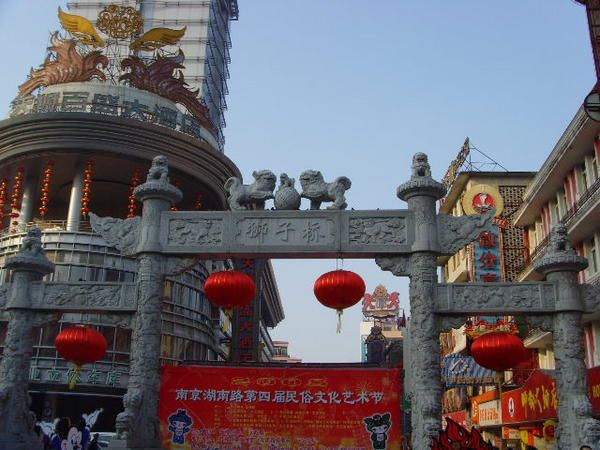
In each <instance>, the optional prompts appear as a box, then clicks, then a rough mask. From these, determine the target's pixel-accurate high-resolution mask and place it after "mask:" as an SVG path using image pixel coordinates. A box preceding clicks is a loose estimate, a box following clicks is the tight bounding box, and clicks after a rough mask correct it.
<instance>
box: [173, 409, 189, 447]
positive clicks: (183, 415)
mask: <svg viewBox="0 0 600 450" xmlns="http://www.w3.org/2000/svg"><path fill="white" fill-rule="evenodd" d="M191 430H192V418H191V417H190V416H188V414H187V411H186V410H185V409H178V410H177V412H176V413H175V414H171V415H170V416H169V431H170V432H171V433H173V437H172V438H171V441H172V442H173V444H184V443H185V435H186V433H189V432H190V431H191Z"/></svg>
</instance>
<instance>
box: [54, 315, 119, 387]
mask: <svg viewBox="0 0 600 450" xmlns="http://www.w3.org/2000/svg"><path fill="white" fill-rule="evenodd" d="M54 345H55V346H56V350H57V351H58V353H59V355H60V356H62V357H63V358H64V359H66V360H67V361H69V362H72V363H74V364H75V368H76V369H75V373H74V374H73V377H72V378H71V381H70V383H69V389H73V388H74V387H75V384H76V383H77V377H78V375H79V372H80V371H81V366H83V365H84V364H90V363H94V362H96V361H98V360H99V359H100V358H102V357H103V356H104V354H105V353H106V349H107V347H108V346H107V344H106V339H105V338H104V336H103V335H102V334H101V333H100V332H98V331H96V330H94V329H93V328H89V327H84V326H75V327H69V328H65V329H64V330H62V331H61V332H60V333H59V334H58V336H56V339H55V340H54Z"/></svg>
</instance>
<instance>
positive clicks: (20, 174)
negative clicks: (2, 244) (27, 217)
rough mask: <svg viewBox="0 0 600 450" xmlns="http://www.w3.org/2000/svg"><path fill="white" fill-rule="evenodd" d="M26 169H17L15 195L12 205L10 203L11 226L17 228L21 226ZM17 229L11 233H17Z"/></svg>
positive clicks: (14, 185)
mask: <svg viewBox="0 0 600 450" xmlns="http://www.w3.org/2000/svg"><path fill="white" fill-rule="evenodd" d="M24 173H25V169H24V168H23V167H19V168H18V169H17V173H16V175H15V178H14V183H13V193H12V195H11V197H10V198H11V199H12V201H11V203H10V209H11V211H10V213H9V216H10V217H11V218H12V221H11V225H12V226H14V227H16V226H17V225H19V221H18V220H17V219H18V218H19V216H20V213H21V204H22V203H23V180H24V179H25V176H24ZM16 232H17V229H16V228H13V229H12V230H11V233H16Z"/></svg>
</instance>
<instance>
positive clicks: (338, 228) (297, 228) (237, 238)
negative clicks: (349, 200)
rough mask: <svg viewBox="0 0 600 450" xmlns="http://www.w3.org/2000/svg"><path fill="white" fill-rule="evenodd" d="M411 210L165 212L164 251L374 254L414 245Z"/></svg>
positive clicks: (293, 255) (207, 254)
mask: <svg viewBox="0 0 600 450" xmlns="http://www.w3.org/2000/svg"><path fill="white" fill-rule="evenodd" d="M413 239H414V231H413V230H412V213H411V212H409V211H405V210H399V211H328V210H318V211H246V210H240V211H182V212H172V211H169V212H165V213H163V215H162V219H161V244H162V248H163V250H164V251H165V253H171V254H198V255H201V257H203V258H206V259H218V258H224V257H244V256H250V255H251V256H257V255H261V254H268V255H269V256H272V257H279V258H329V257H336V256H339V255H340V253H343V254H344V255H345V256H348V257H349V256H352V257H357V258H361V257H364V258H371V257H374V256H375V255H376V254H386V253H387V254H402V253H408V252H409V251H410V246H411V243H412V240H413Z"/></svg>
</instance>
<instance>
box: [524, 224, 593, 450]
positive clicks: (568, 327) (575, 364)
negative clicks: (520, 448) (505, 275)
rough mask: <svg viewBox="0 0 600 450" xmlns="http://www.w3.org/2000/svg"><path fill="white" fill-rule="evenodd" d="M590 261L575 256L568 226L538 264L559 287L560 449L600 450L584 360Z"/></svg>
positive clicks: (556, 346) (556, 330)
mask: <svg viewBox="0 0 600 450" xmlns="http://www.w3.org/2000/svg"><path fill="white" fill-rule="evenodd" d="M587 265H588V263H587V260H586V259H585V258H583V257H581V256H578V255H577V254H576V253H575V250H574V249H573V248H572V246H571V243H570V241H569V236H568V234H567V229H566V227H565V226H564V225H562V224H560V225H556V226H554V228H553V229H552V234H551V236H550V247H549V250H548V252H547V253H546V254H545V255H544V256H543V257H542V258H540V259H539V260H538V261H536V263H535V264H534V268H535V270H536V271H538V272H540V273H542V274H544V275H546V279H547V280H548V281H552V282H555V283H556V285H557V287H558V296H557V303H556V314H555V316H554V331H553V338H554V356H555V359H556V371H555V373H556V381H557V385H558V402H559V404H558V430H557V440H558V448H564V449H567V448H568V449H571V448H573V449H579V448H580V447H581V446H583V445H588V446H590V448H593V449H597V448H598V446H599V445H600V422H598V421H597V420H595V419H594V418H593V417H592V406H591V404H590V401H589V398H588V395H587V392H588V388H587V386H588V384H587V369H586V367H585V360H584V348H583V328H582V323H581V317H582V312H583V311H584V305H583V300H582V297H581V292H580V289H579V285H578V284H577V272H579V271H581V270H583V269H585V268H586V267H587Z"/></svg>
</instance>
